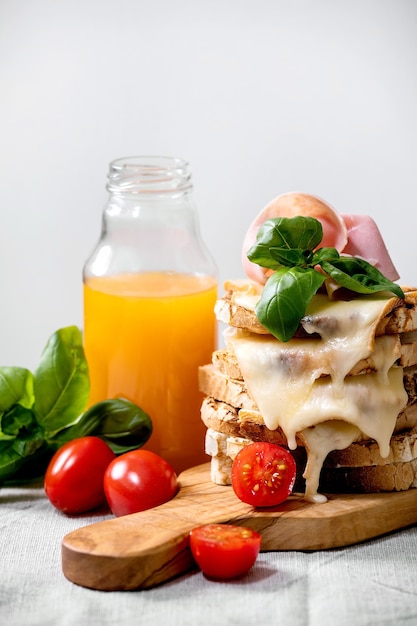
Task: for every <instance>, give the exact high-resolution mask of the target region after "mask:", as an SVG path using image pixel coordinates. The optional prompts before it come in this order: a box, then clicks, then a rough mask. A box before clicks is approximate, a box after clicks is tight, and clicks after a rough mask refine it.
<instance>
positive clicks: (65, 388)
mask: <svg viewBox="0 0 417 626" xmlns="http://www.w3.org/2000/svg"><path fill="white" fill-rule="evenodd" d="M89 394H90V379H89V374H88V366H87V361H86V358H85V354H84V349H83V345H82V335H81V331H80V330H79V329H78V328H77V327H76V326H68V327H66V328H61V329H60V330H58V331H57V332H55V333H54V334H53V335H52V336H51V337H50V339H49V341H48V342H47V344H46V346H45V349H44V351H43V353H42V355H41V359H40V363H39V365H38V367H37V368H36V370H35V372H34V373H32V372H31V371H29V370H28V369H25V368H22V367H0V483H1V482H5V481H11V480H27V479H28V478H38V477H40V476H42V474H43V472H44V471H45V469H46V466H47V463H48V462H49V460H50V459H51V457H52V455H53V453H54V452H55V451H56V450H57V449H58V448H59V447H61V446H62V445H63V444H64V443H66V442H67V441H70V440H72V439H75V438H77V437H84V436H86V435H95V436H97V437H101V438H102V439H104V441H106V443H107V444H108V445H109V446H110V447H111V448H112V450H113V452H114V453H115V454H122V453H123V452H127V451H129V450H132V449H135V448H139V447H141V446H142V445H143V444H144V443H145V442H146V441H147V440H148V439H149V437H150V435H151V432H152V422H151V419H150V417H149V416H148V415H147V413H145V412H144V411H143V410H142V409H141V408H140V407H138V406H137V405H136V404H133V403H132V402H130V401H128V400H126V399H124V398H115V399H109V400H105V401H103V402H98V403H96V404H94V405H93V406H91V407H90V408H89V409H87V410H85V408H86V405H87V402H88V397H89Z"/></svg>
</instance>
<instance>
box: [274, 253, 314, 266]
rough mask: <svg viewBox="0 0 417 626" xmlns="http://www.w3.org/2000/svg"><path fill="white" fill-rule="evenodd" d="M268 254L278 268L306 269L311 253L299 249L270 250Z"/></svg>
mask: <svg viewBox="0 0 417 626" xmlns="http://www.w3.org/2000/svg"><path fill="white" fill-rule="evenodd" d="M269 254H270V255H271V257H272V259H273V260H274V261H277V263H278V267H282V266H285V267H295V266H298V267H308V265H310V263H311V259H312V252H311V251H310V250H302V249H301V248H291V249H290V250H287V249H286V248H270V249H269Z"/></svg>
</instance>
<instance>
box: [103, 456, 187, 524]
mask: <svg viewBox="0 0 417 626" xmlns="http://www.w3.org/2000/svg"><path fill="white" fill-rule="evenodd" d="M104 491H105V493H106V497H107V502H108V503H109V506H110V508H111V510H112V512H113V513H114V515H116V516H117V517H119V516H121V515H129V514H130V513H137V512H138V511H145V510H146V509H150V508H152V507H154V506H158V505H160V504H163V503H164V502H167V501H168V500H170V499H171V498H172V497H173V496H174V495H175V494H176V493H177V491H178V481H177V475H176V473H175V472H174V470H173V468H172V467H171V465H170V464H169V463H167V461H165V460H164V459H162V458H161V457H160V456H158V455H157V454H155V453H154V452H150V451H149V450H132V451H131V452H126V453H125V454H122V455H121V456H119V457H118V458H117V459H115V460H114V461H112V463H110V465H109V466H108V468H107V470H106V473H105V475H104Z"/></svg>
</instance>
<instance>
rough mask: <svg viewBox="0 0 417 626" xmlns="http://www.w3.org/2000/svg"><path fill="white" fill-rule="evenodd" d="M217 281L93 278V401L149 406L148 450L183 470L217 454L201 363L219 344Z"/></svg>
mask: <svg viewBox="0 0 417 626" xmlns="http://www.w3.org/2000/svg"><path fill="white" fill-rule="evenodd" d="M216 287H217V286H216V282H215V280H214V279H213V278H210V277H207V276H203V277H202V276H194V275H189V274H177V273H170V272H166V273H164V272H149V273H139V274H130V273H126V274H120V275H116V276H105V277H94V278H88V279H87V281H86V283H85V285H84V346H85V352H86V358H87V362H88V366H89V371H90V381H91V395H90V404H93V403H95V402H98V401H100V400H104V399H108V398H115V397H124V398H127V399H128V400H131V401H132V402H135V403H136V404H138V405H139V406H140V407H141V408H142V409H143V410H144V411H146V412H147V413H148V414H149V416H150V418H151V420H152V424H153V433H152V436H151V438H150V440H149V442H148V443H147V444H146V446H145V447H146V448H147V449H150V450H153V451H154V452H156V453H158V454H160V455H161V456H162V457H163V458H165V459H166V460H167V461H168V462H170V463H171V464H172V465H173V467H174V469H175V470H176V471H177V472H180V471H182V470H183V469H185V468H186V467H191V466H193V465H195V464H198V463H205V462H207V461H208V460H209V457H207V456H206V454H205V453H204V437H205V430H206V429H205V426H204V424H203V423H202V421H201V418H200V406H201V402H202V398H203V396H202V394H201V393H200V392H199V391H198V367H199V365H204V364H205V363H209V362H210V361H211V355H212V352H213V350H214V349H215V344H216V323H215V317H214V303H215V299H216Z"/></svg>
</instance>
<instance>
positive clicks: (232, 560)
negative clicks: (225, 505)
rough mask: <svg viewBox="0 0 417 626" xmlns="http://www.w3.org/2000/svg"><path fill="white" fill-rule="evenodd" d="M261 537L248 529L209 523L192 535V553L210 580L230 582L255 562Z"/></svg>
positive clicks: (198, 528) (194, 530)
mask: <svg viewBox="0 0 417 626" xmlns="http://www.w3.org/2000/svg"><path fill="white" fill-rule="evenodd" d="M260 547H261V535H260V534H259V533H257V532H256V531H255V530H252V529H251V528H246V527H245V526H233V525H231V524H230V525H229V524H205V525H204V526H198V527H197V528H194V529H193V530H192V531H191V532H190V548H191V553H192V555H193V557H194V559H195V561H196V563H197V565H198V566H199V567H200V569H201V570H202V572H203V573H204V574H205V575H206V576H208V577H209V578H215V579H218V580H226V579H229V578H237V577H238V576H243V574H246V572H248V571H249V570H250V568H251V567H252V565H253V564H254V563H255V561H256V559H257V556H258V554H259V550H260Z"/></svg>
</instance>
